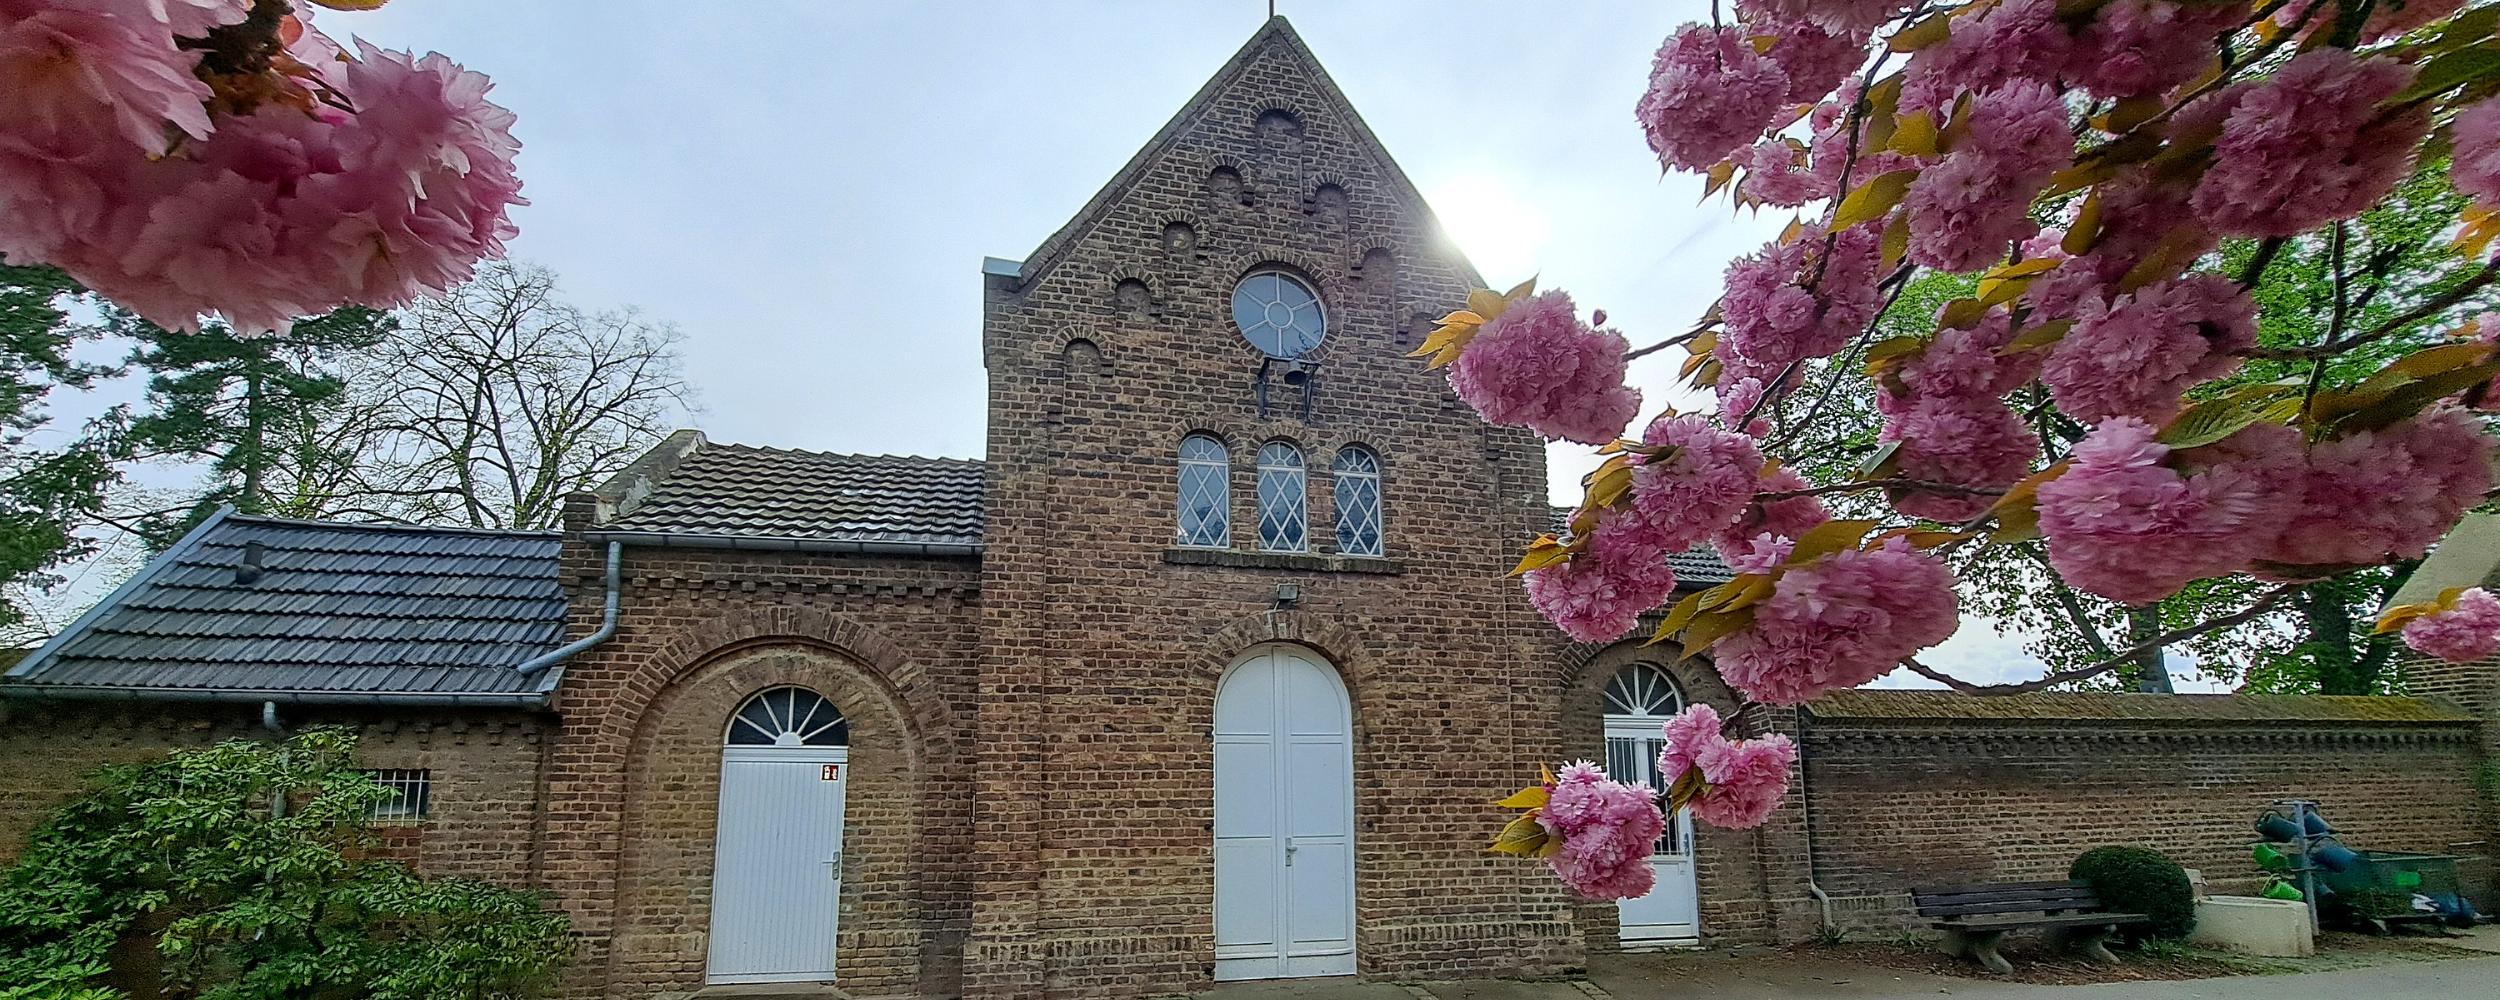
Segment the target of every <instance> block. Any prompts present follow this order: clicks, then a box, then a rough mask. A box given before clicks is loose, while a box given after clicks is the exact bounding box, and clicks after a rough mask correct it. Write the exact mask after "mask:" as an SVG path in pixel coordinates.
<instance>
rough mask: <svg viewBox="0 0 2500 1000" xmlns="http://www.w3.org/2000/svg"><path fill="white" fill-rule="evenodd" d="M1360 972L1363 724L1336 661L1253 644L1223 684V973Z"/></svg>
mask: <svg viewBox="0 0 2500 1000" xmlns="http://www.w3.org/2000/svg"><path fill="white" fill-rule="evenodd" d="M1353 974H1354V723H1353V713H1352V708H1351V705H1350V704H1349V703H1348V701H1347V698H1346V690H1345V685H1344V683H1343V682H1341V681H1339V680H1338V679H1337V672H1336V671H1335V670H1333V669H1331V668H1329V667H1328V665H1326V664H1324V663H1321V662H1320V661H1319V660H1318V659H1317V658H1315V657H1314V656H1313V654H1311V653H1308V652H1306V651H1303V650H1302V649H1300V648H1297V647H1284V646H1270V647H1261V648H1259V649H1256V650H1253V651H1252V653H1251V655H1249V656H1248V657H1246V658H1244V659H1243V660H1242V662H1241V663H1239V664H1238V665H1236V666H1234V667H1233V669H1232V671H1231V672H1229V673H1227V674H1226V675H1225V677H1224V680H1223V683H1222V684H1221V685H1220V686H1218V688H1217V689H1216V694H1215V978H1217V979H1219V980H1234V979H1284V978H1295V977H1302V976H1347V975H1353Z"/></svg>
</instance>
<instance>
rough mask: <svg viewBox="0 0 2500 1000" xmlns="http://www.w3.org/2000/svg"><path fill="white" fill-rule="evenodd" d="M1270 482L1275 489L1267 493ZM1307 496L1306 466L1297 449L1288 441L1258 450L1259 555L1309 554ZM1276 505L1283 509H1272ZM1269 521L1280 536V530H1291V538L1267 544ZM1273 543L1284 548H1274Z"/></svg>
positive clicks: (1260, 447) (1300, 451) (1309, 474)
mask: <svg viewBox="0 0 2500 1000" xmlns="http://www.w3.org/2000/svg"><path fill="white" fill-rule="evenodd" d="M1288 459H1290V461H1288ZM1270 482H1274V483H1276V484H1277V486H1276V487H1275V488H1274V489H1270V488H1269V486H1268V484H1269V483H1270ZM1310 493H1311V473H1310V465H1309V463H1308V462H1306V461H1305V460H1304V459H1303V455H1302V448H1301V447H1300V446H1299V445H1296V444H1294V443H1293V442H1291V441H1270V442H1268V443H1266V444H1263V445H1260V446H1259V479H1258V510H1259V524H1258V530H1259V551H1261V552H1309V551H1311V497H1310ZM1277 503H1282V504H1285V505H1287V506H1285V507H1284V508H1283V509H1281V510H1279V509H1277V508H1275V507H1274V506H1272V505H1273V504H1277ZM1271 520H1274V521H1276V522H1277V524H1278V527H1279V533H1280V534H1281V533H1282V529H1283V528H1285V527H1291V528H1292V529H1293V537H1291V538H1287V539H1276V540H1271V539H1270V538H1269V537H1268V522H1269V521H1271ZM1277 541H1283V542H1286V543H1288V544H1276V543H1275V542H1277Z"/></svg>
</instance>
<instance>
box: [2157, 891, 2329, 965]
mask: <svg viewBox="0 0 2500 1000" xmlns="http://www.w3.org/2000/svg"><path fill="white" fill-rule="evenodd" d="M2188 940H2190V941H2193V942H2195V943H2197V944H2201V945H2206V946H2209V947H2215V948H2228V949H2230V950H2232V951H2236V952H2241V953H2243V954H2249V955H2269V956H2274V957H2278V958H2297V957H2302V956H2307V955H2311V954H2315V953H2316V951H2317V941H2316V939H2315V937H2314V935H2312V934H2311V933H2310V928H2309V906H2308V904H2306V903H2300V902H2295V901H2292V900H2288V899H2266V898H2264V897H2261V896H2207V897H2205V898H2204V899H2200V900H2198V901H2197V902H2196V930H2195V931H2194V932H2192V933H2190V934H2189V935H2188Z"/></svg>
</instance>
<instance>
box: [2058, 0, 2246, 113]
mask: <svg viewBox="0 0 2500 1000" xmlns="http://www.w3.org/2000/svg"><path fill="white" fill-rule="evenodd" d="M2246 13H2247V12H2246V11H2243V10H2240V9H2238V8H2236V7H2234V6H2232V5H2230V4H2220V3H2169V2H2166V0H2116V2H2114V3H2108V4H2103V5H2101V7H2100V8H2099V9H2098V10H2096V11H2094V12H2093V15H2092V22H2091V23H2090V24H2088V25H2085V26H2084V28H2083V31H2082V32H2081V33H2080V34H2078V35H2077V36H2076V37H2075V47H2074V50H2073V52H2072V54H2071V55H2070V57H2069V58H2068V59H2067V61H2066V76H2067V79H2070V80H2073V81H2074V82H2075V83H2076V84H2077V85H2080V86H2082V87H2083V88H2084V89H2085V90H2088V91H2090V92H2091V93H2092V94H2093V96H2095V97H2105V98H2128V97H2149V96H2153V95H2157V94H2161V93H2164V92H2166V91H2168V90H2170V88H2172V87H2176V86H2178V85H2180V84H2182V83H2186V82H2187V81H2188V80H2189V79H2191V78H2193V77H2195V75H2196V74H2197V73H2198V72H2200V71H2202V70H2203V69H2204V68H2205V67H2206V65H2207V64H2208V63H2210V62H2211V61H2212V60H2213V56H2214V41H2215V39H2217V38H2220V37H2221V36H2222V35H2224V34H2226V33H2228V32H2230V31H2232V30H2233V29H2236V28H2238V27H2239V25H2240V19H2241V18H2242V17H2244V16H2246Z"/></svg>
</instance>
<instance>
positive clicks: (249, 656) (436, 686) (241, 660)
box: [0, 511, 566, 704]
mask: <svg viewBox="0 0 2500 1000" xmlns="http://www.w3.org/2000/svg"><path fill="white" fill-rule="evenodd" d="M561 542H562V540H561V536H559V535H557V534H555V533H552V532H523V531H484V530H470V529H463V528H437V527H420V526H412V525H379V524H340V523H331V522H323V521H297V520H288V519H282V518H271V517H251V516H245V515H240V514H234V513H231V512H228V511H220V512H219V513H218V514H217V515H216V516H214V517H211V518H210V519H209V520H208V521H206V522H204V523H202V524H201V525H200V526H199V527H197V528H194V529H192V531H191V533H190V534H188V535H185V536H183V538H182V540H181V541H180V542H178V543H176V544H175V545H174V547H173V548H171V549H168V550H166V551H165V553H164V554H163V555H160V556H158V557H157V558H156V560H155V561H153V562H150V563H149V564H148V565H147V566H146V567H145V568H143V569H141V570H140V571H139V572H138V574H137V575H135V576H133V577H131V579H130V580H129V581H128V582H126V583H124V584H123V585H122V586H121V588H120V589H119V590H116V591H114V592H113V593H112V595H111V596H108V597H106V598H105V599H104V601H103V602H102V603H100V604H98V605H96V606H95V608H93V609H91V610H90V611H88V612H87V614H86V615H84V616H82V617H80V618H79V619H78V621H76V622H75V623H73V624H71V625H70V627H69V628H67V629H64V630H62V632H61V634H60V635H58V636H55V637H53V639H52V641H51V642H48V643H45V644H44V646H43V647H42V648H41V649H39V650H37V651H36V652H35V653H34V655H32V656H29V657H27V658H26V659H25V660H24V661H22V662H20V663H19V664H18V665H17V666H16V667H14V668H12V669H11V670H9V672H8V673H7V675H6V678H5V684H0V687H5V688H6V689H7V691H8V693H12V694H38V695H41V694H52V695H64V696H66V695H78V694H85V695H108V694H109V695H117V696H127V697H135V698H164V699H177V700H178V699H184V698H212V697H213V698H236V699H241V698H249V699H255V700H257V699H258V698H259V697H261V696H263V695H266V696H270V697H272V698H273V699H275V700H294V699H303V698H306V697H307V696H310V697H312V698H316V699H325V700H326V699H331V698H338V699H348V700H356V699H360V698H371V699H373V700H392V699H399V698H418V699H423V700H430V701H442V702H457V701H462V700H474V701H478V702H481V703H500V704H515V703H519V704H527V703H533V702H536V701H543V700H544V698H545V695H546V693H547V692H548V691H550V690H553V689H554V687H555V684H556V682H557V680H558V678H559V677H560V676H561V674H562V670H560V669H558V670H547V671H542V672H540V673H538V674H535V675H529V676H524V675H522V674H521V673H519V672H518V671H516V670H514V669H513V668H514V667H515V666H517V665H519V664H520V663H522V662H523V661H525V660H528V659H529V658H531V657H533V656H536V655H538V654H540V653H544V652H547V651H549V650H552V649H555V648H556V647H558V646H561V645H563V643H564V623H565V609H566V607H565V596H564V591H563V588H562V586H561V583H560V578H559V567H558V563H557V552H558V549H559V547H560V545H561ZM254 543H257V550H256V551H257V554H258V556H259V564H260V567H261V569H260V571H259V572H258V573H257V574H256V575H255V574H253V573H251V572H249V571H248V570H247V569H246V568H245V567H244V563H245V561H246V558H247V553H248V552H252V551H255V550H253V549H249V548H247V547H248V546H253V545H254Z"/></svg>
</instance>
